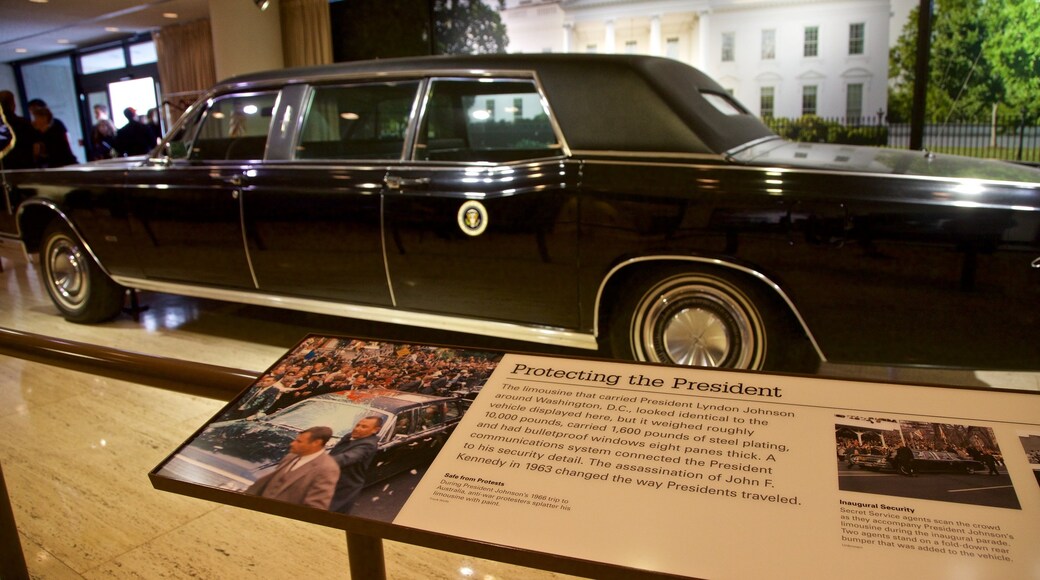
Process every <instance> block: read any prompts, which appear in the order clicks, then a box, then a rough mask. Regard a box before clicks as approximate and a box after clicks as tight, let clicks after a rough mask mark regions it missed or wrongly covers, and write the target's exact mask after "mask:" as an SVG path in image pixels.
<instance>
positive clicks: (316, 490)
mask: <svg viewBox="0 0 1040 580" xmlns="http://www.w3.org/2000/svg"><path fill="white" fill-rule="evenodd" d="M331 437H332V429H331V428H329V427H311V428H310V429H306V430H304V431H300V433H299V435H297V436H296V439H294V440H293V441H292V443H290V444H289V453H287V454H286V456H285V457H284V458H283V459H282V460H281V461H280V462H279V463H278V468H277V469H275V470H274V471H272V472H271V473H268V474H267V475H264V476H263V477H261V478H260V479H258V480H256V482H254V483H253V485H251V486H249V489H247V490H246V493H249V494H253V495H258V496H260V497H266V498H270V499H277V500H281V501H287V502H290V503H296V504H300V505H303V506H308V507H315V508H319V509H323V510H324V509H329V505H330V504H331V503H332V496H333V493H334V492H335V490H336V482H337V481H338V480H339V465H337V464H336V462H335V461H334V460H333V459H332V458H331V457H329V455H328V454H326V453H325V444H326V443H328V442H329V439H330V438H331Z"/></svg>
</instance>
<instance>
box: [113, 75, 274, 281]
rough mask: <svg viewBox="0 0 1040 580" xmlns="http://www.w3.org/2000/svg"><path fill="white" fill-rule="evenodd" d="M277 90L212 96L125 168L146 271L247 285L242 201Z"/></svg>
mask: <svg viewBox="0 0 1040 580" xmlns="http://www.w3.org/2000/svg"><path fill="white" fill-rule="evenodd" d="M277 97H278V93H277V92H264V93H251V94H236V95H228V96H224V97H219V98H216V99H214V100H213V101H211V102H210V103H209V104H208V106H207V107H206V109H205V110H204V111H203V112H202V113H201V114H200V115H199V116H198V117H197V118H196V119H195V122H193V123H187V124H185V125H184V126H183V127H182V128H181V129H180V131H179V133H178V134H175V135H173V136H171V138H170V141H169V144H168V145H167V149H168V151H167V152H168V154H169V156H168V157H167V158H164V159H157V160H152V161H150V162H149V164H148V165H147V166H145V167H140V168H136V169H134V170H131V172H130V174H129V177H128V183H127V189H126V196H127V207H128V209H129V211H130V217H131V228H132V229H133V231H134V237H135V240H136V241H137V246H138V250H139V256H140V257H141V264H142V269H143V271H144V273H145V275H146V276H147V277H148V278H149V279H156V280H163V281H172V282H178V283H188V284H193V285H206V286H215V287H225V288H239V289H241V288H246V289H253V288H255V284H254V281H253V277H252V275H251V272H250V268H249V263H248V259H247V257H246V252H245V246H244V242H243V232H242V217H241V203H242V196H243V195H244V193H245V192H246V191H247V189H248V188H249V187H250V179H251V178H250V176H251V175H254V174H255V173H256V168H258V167H260V166H261V164H262V161H263V158H264V152H265V149H266V144H267V134H268V129H269V126H270V124H271V118H272V115H273V108H274V105H275V102H276V101H277Z"/></svg>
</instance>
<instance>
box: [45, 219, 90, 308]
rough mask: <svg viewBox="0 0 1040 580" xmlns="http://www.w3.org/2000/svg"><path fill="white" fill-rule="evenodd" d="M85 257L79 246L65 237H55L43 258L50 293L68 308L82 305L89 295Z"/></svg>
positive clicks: (88, 279)
mask: <svg viewBox="0 0 1040 580" xmlns="http://www.w3.org/2000/svg"><path fill="white" fill-rule="evenodd" d="M87 259H88V258H87V257H86V256H84V255H83V252H82V250H80V248H79V246H78V245H77V244H76V243H75V242H73V241H72V240H71V239H69V238H67V237H58V238H55V239H54V240H53V241H52V242H51V243H50V245H48V247H47V252H46V256H45V260H46V268H47V283H48V286H49V289H50V291H51V295H52V296H54V298H55V300H57V301H58V302H59V303H61V304H62V306H64V307H65V308H68V309H69V310H75V309H77V308H79V307H80V306H82V305H83V302H84V300H86V298H87V296H88V295H89V290H90V278H89V274H90V273H89V270H88V265H87V263H86V260H87Z"/></svg>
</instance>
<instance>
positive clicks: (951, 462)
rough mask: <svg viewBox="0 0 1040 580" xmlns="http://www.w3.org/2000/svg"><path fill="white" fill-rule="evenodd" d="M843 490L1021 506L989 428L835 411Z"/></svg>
mask: <svg viewBox="0 0 1040 580" xmlns="http://www.w3.org/2000/svg"><path fill="white" fill-rule="evenodd" d="M834 436H835V446H836V459H837V470H838V487H839V489H841V490H843V491H857V492H863V493H876V494H883V495H893V496H901V497H909V498H917V499H929V500H939V501H948V502H954V503H970V504H976V505H985V506H992V507H1004V508H1013V509H1021V505H1020V504H1019V501H1018V496H1017V495H1016V494H1015V490H1014V486H1013V485H1012V483H1011V478H1010V476H1009V475H1008V472H1007V468H1006V466H1005V465H1004V459H1003V455H1002V453H1001V450H1000V446H999V445H998V444H997V440H996V436H995V435H994V433H993V429H992V428H990V427H982V426H976V425H957V424H951V423H937V422H927V421H910V420H899V419H893V418H883V417H865V416H856V415H836V416H835V425H834Z"/></svg>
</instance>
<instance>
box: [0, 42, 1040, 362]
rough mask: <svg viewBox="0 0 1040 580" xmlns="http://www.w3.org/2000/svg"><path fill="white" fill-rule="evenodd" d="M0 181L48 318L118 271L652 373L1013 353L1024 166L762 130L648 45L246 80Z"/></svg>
mask: <svg viewBox="0 0 1040 580" xmlns="http://www.w3.org/2000/svg"><path fill="white" fill-rule="evenodd" d="M0 180H2V185H3V191H4V196H5V206H6V208H7V213H6V215H2V216H0V230H3V232H4V234H5V235H7V236H10V237H14V238H17V239H18V240H20V241H21V242H22V243H23V244H24V246H25V249H26V251H27V252H30V253H38V254H39V256H40V259H39V264H40V269H41V271H42V276H43V279H44V283H45V286H46V288H47V291H48V292H49V293H50V295H51V297H52V298H53V301H54V303H55V305H56V306H57V308H58V310H59V311H60V312H61V314H62V315H63V316H65V317H66V318H68V319H69V320H73V321H79V322H97V321H102V320H105V319H108V318H111V317H112V316H115V315H116V314H117V313H119V311H120V306H121V304H122V301H123V297H124V294H125V292H124V290H125V289H128V288H132V289H143V290H151V291H159V292H170V293H176V294H184V295H191V296H198V297H205V298H214V299H223V300H230V301H237V302H241V303H250V304H260V305H268V306H277V307H281V308H289V309H298V310H304V311H312V312H319V313H325V314H335V315H340V316H346V317H355V318H362V319H371V320H382V321H387V322H394V323H400V324H408V325H417V326H423V327H431V328H447V329H452V330H457V331H462V332H468V333H472V334H478V335H486V336H497V337H508V338H513V339H520V340H525V341H529V342H531V343H548V344H555V345H562V346H571V347H580V348H586V349H590V350H592V349H600V352H607V353H609V354H610V355H612V356H615V357H618V358H627V359H636V360H644V361H661V362H668V363H678V364H690V365H705V366H719V367H733V368H746V369H786V370H808V369H812V368H814V367H815V365H816V364H818V362H819V361H821V360H829V361H835V362H857V363H887V364H923V365H942V366H961V367H971V368H1004V369H1037V368H1040V340H1037V339H1036V333H1037V329H1038V328H1040V170H1037V169H1035V168H1031V167H1027V166H1022V165H1015V164H1011V163H1006V162H1000V161H983V160H973V159H967V158H958V157H952V156H945V155H936V154H931V153H927V152H918V151H900V150H892V149H883V148H867V147H855V146H845V145H833V144H816V143H813V144H809V143H793V142H788V141H785V140H783V139H781V138H779V137H778V136H777V135H775V134H774V133H772V132H771V131H770V130H769V129H768V128H767V127H766V126H765V125H764V124H763V123H762V122H760V121H759V120H758V119H757V118H756V117H755V116H754V115H752V114H749V112H748V111H747V110H746V109H745V108H744V107H743V106H742V105H741V104H740V103H738V102H736V101H735V100H734V99H733V98H732V97H731V96H730V95H729V94H728V93H727V92H726V91H725V90H724V89H723V88H722V87H721V86H720V85H718V84H717V83H715V82H714V81H712V80H711V79H709V78H708V77H707V76H705V75H704V74H702V73H701V72H699V71H697V70H696V69H694V68H691V67H689V66H687V65H685V64H682V63H680V62H677V61H674V60H669V59H663V58H655V57H644V56H620V55H576V54H572V55H554V54H547V55H486V56H460V57H430V58H416V59H400V60H397V59H394V60H381V61H371V62H359V63H348V64H337V65H332V66H325V67H316V68H307V69H292V70H279V71H272V72H266V73H258V74H251V75H246V76H242V77H238V78H234V79H231V80H228V81H226V82H223V83H221V84H220V85H219V86H217V87H215V88H213V89H212V90H211V91H210V92H209V93H208V94H206V95H205V96H204V97H203V98H201V99H200V100H199V101H198V102H197V103H196V104H195V105H193V106H192V107H191V108H190V109H189V110H188V111H187V112H186V113H185V114H184V115H183V116H182V118H181V119H180V120H179V121H178V122H177V123H176V125H175V126H174V127H173V128H172V130H171V131H170V132H169V134H168V135H167V136H166V137H165V138H164V139H163V140H162V142H161V144H160V145H159V146H158V147H157V148H156V149H155V150H154V151H152V152H151V154H149V155H147V156H144V157H137V158H123V159H116V160H107V161H102V162H95V163H90V164H84V165H79V166H73V167H68V168H61V169H53V170H45V171H33V170H21V171H6V172H4V173H3V174H2V177H0Z"/></svg>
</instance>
